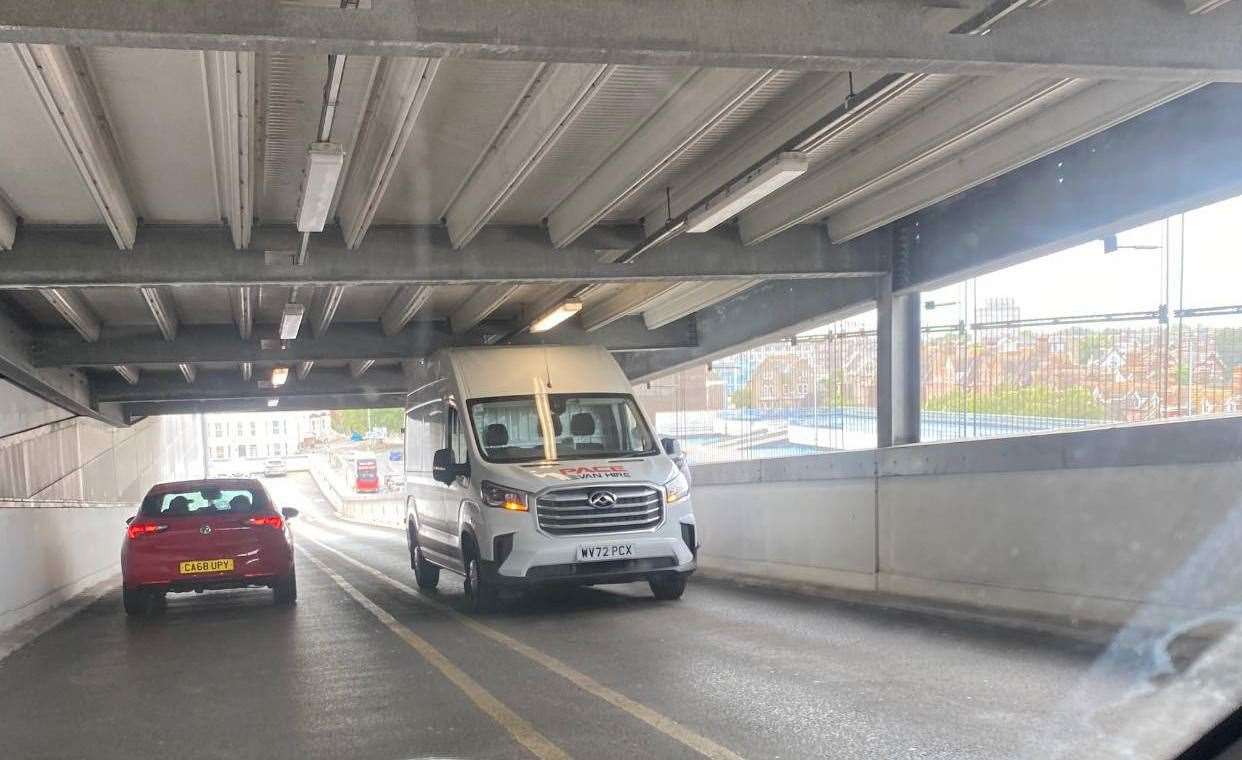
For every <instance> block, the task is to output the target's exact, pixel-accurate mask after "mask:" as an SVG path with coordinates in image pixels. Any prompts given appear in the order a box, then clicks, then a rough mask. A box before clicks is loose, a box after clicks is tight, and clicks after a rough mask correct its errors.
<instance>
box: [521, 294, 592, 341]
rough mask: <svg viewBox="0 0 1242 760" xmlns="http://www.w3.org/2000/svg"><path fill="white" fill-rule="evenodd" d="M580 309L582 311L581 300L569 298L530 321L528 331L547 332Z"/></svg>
mask: <svg viewBox="0 0 1242 760" xmlns="http://www.w3.org/2000/svg"><path fill="white" fill-rule="evenodd" d="M580 311H582V301H579V300H578V299H577V298H570V299H569V300H567V301H563V302H561V303H560V304H559V305H558V306H556V307H555V308H554V309H552V310H551V311H548V312H545V313H544V314H543V315H542V316H540V317H539V318H538V319H536V320H535V321H534V322H531V324H530V331H531V332H533V333H541V332H547V331H548V330H551V329H552V328H553V327H556V326H557V325H559V324H560V323H562V322H564V321H565V320H567V319H569V318H570V317H572V316H573V315H575V314H577V313H578V312H580Z"/></svg>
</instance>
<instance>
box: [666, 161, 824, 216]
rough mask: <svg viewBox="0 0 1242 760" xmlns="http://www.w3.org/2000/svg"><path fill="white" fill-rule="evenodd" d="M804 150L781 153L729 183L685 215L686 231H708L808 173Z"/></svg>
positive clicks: (808, 162)
mask: <svg viewBox="0 0 1242 760" xmlns="http://www.w3.org/2000/svg"><path fill="white" fill-rule="evenodd" d="M809 166H810V158H809V157H808V156H807V154H805V153H781V154H779V155H777V156H776V158H773V159H772V160H771V161H768V162H767V163H766V164H764V165H763V166H761V167H759V168H758V169H756V170H755V171H753V172H751V173H750V174H747V175H746V176H745V177H743V178H742V179H741V180H739V181H738V182H735V183H733V184H732V185H729V186H728V187H727V188H725V189H724V190H723V191H721V192H719V193H717V194H716V195H714V196H712V197H711V198H708V199H707V202H706V203H704V204H703V205H701V206H699V207H698V208H696V209H695V210H693V211H691V212H690V214H689V215H688V216H687V217H686V232H707V231H708V230H710V229H712V228H714V227H716V226H717V225H719V224H720V223H721V222H724V221H727V220H729V219H732V218H733V217H735V216H737V215H738V214H740V213H741V212H743V211H745V210H746V209H748V208H750V207H751V206H753V205H754V204H756V203H758V202H759V201H761V200H763V199H764V198H766V197H768V196H769V195H771V194H772V193H774V192H776V191H777V190H779V189H781V188H782V187H784V186H785V185H788V184H789V183H790V182H793V181H794V180H795V179H797V178H798V177H801V176H802V175H803V174H806V170H807V168H808V167H809Z"/></svg>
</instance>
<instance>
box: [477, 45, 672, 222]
mask: <svg viewBox="0 0 1242 760" xmlns="http://www.w3.org/2000/svg"><path fill="white" fill-rule="evenodd" d="M693 73H694V69H691V68H661V67H652V66H617V67H615V68H614V69H613V71H612V73H611V74H610V75H609V77H608V80H607V81H606V82H605V83H604V84H603V85H602V86H601V87H600V88H599V90H598V91H597V92H596V93H595V95H594V96H593V97H592V98H591V101H590V102H589V103H588V104H587V105H586V106H585V107H584V108H583V109H582V112H581V113H579V114H578V117H577V118H576V119H575V120H574V122H573V124H572V125H571V126H570V128H569V129H568V130H567V131H566V133H565V134H564V135H563V136H562V137H561V139H560V140H558V141H557V143H556V144H555V145H554V146H552V148H551V149H550V150H549V151H548V153H547V154H546V155H545V156H544V157H543V160H542V161H540V162H539V165H538V166H537V167H536V168H535V170H534V171H533V172H532V173H531V175H530V176H529V177H528V178H527V179H526V181H525V182H524V183H522V186H521V187H520V188H519V189H518V192H516V193H515V194H514V196H513V197H512V198H510V199H509V201H508V202H507V203H506V204H505V205H504V206H502V207H501V208H500V210H499V211H498V212H497V213H496V215H495V216H494V217H493V218H492V223H494V224H533V223H538V222H539V221H541V220H542V219H543V218H544V217H545V216H547V215H548V213H549V212H551V210H552V209H553V208H555V207H556V206H557V204H559V203H560V202H561V201H562V200H563V199H564V198H565V196H566V195H568V194H569V193H570V192H571V191H572V190H573V189H574V188H575V187H577V186H578V184H579V183H581V182H582V181H583V180H584V179H585V178H586V177H587V175H589V174H590V173H591V172H592V171H594V170H595V168H596V167H597V166H599V165H600V164H601V163H603V162H604V160H605V159H607V158H608V156H610V155H612V152H613V151H614V150H616V149H617V148H618V147H619V146H620V145H621V144H622V143H624V142H625V140H626V139H627V138H628V137H629V136H630V135H631V134H633V133H634V131H635V130H637V129H638V128H639V127H641V126H642V124H643V123H644V122H645V121H646V120H647V119H648V118H649V117H650V116H651V114H653V113H655V111H656V110H657V109H659V107H660V106H661V105H662V104H663V103H664V101H665V100H667V99H668V97H669V96H670V95H672V94H673V93H674V92H676V91H677V88H679V87H680V86H681V85H683V84H684V83H685V82H686V80H687V79H689V77H690V76H691V75H692V74H693Z"/></svg>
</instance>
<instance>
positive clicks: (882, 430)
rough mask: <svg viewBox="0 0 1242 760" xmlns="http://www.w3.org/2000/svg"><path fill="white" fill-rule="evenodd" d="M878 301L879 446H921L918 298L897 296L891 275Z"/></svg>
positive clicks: (882, 282) (883, 280)
mask: <svg viewBox="0 0 1242 760" xmlns="http://www.w3.org/2000/svg"><path fill="white" fill-rule="evenodd" d="M876 300H877V309H878V313H879V318H878V320H877V329H876V352H877V362H876V371H877V372H878V373H879V378H878V382H877V385H876V413H877V415H878V417H877V429H876V433H877V436H876V438H877V440H876V445H878V446H898V445H901V444H903V443H918V442H919V406H920V401H921V399H920V395H921V385H920V383H921V378H920V371H919V340H920V337H921V329H922V325H921V322H920V314H919V305H920V300H919V294H918V293H906V294H903V295H898V296H894V295H893V278H892V275H891V274H890V275H885V276H884V277H882V278H880V283H879V292H878V293H877V299H876Z"/></svg>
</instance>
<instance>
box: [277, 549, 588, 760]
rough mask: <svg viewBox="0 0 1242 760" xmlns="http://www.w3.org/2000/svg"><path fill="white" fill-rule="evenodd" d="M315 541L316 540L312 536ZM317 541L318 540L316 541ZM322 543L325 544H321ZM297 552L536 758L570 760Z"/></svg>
mask: <svg viewBox="0 0 1242 760" xmlns="http://www.w3.org/2000/svg"><path fill="white" fill-rule="evenodd" d="M309 540H311V541H314V539H309ZM315 543H317V544H318V543H319V542H318V541H315ZM320 546H323V544H320ZM298 551H300V552H302V554H303V555H304V556H305V557H306V558H307V559H309V560H310V561H311V562H313V563H314V564H315V566H316V567H318V568H319V569H320V570H322V571H323V572H324V573H326V574H327V576H328V577H329V578H331V579H332V580H333V581H335V582H336V585H338V586H340V587H341V589H342V590H344V591H345V593H346V594H349V595H350V597H352V598H353V600H354V601H355V602H357V603H358V604H360V605H362V606H363V608H365V609H366V611H367V612H370V613H371V614H372V615H374V616H375V617H376V618H377V619H378V620H379V621H380V622H381V623H383V624H384V625H385V626H387V627H388V630H390V631H392V632H393V633H395V634H397V635H398V636H400V637H401V638H402V640H404V641H405V643H407V644H409V645H410V646H411V647H412V648H413V649H414V650H415V651H416V652H418V653H419V654H420V655H422V656H423V659H425V660H427V662H429V663H431V664H432V665H433V666H435V668H436V670H439V671H440V672H441V673H443V674H444V677H445V678H447V679H449V680H450V681H452V682H453V684H454V685H456V686H457V688H459V689H461V690H462V691H463V692H465V694H466V696H467V697H469V698H470V701H471V702H474V704H475V705H476V706H477V707H478V708H479V709H480V710H482V711H483V712H485V713H487V714H488V715H490V716H491V717H492V720H494V721H496V722H497V723H499V724H500V725H501V726H503V727H504V729H505V730H506V731H508V732H509V733H510V734H512V735H513V738H514V739H517V741H518V743H520V744H521V745H522V746H523V747H525V748H526V749H528V750H530V751H531V753H532V754H533V755H535V757H538V758H541V759H542V760H569V754H568V753H566V752H565V751H564V750H562V749H561V748H560V747H558V746H556V745H555V744H553V743H552V742H550V741H548V739H547V738H546V737H545V736H544V735H543V734H541V733H539V731H537V730H536V729H535V727H534V726H532V725H531V724H530V723H528V722H527V721H526V720H525V719H523V718H522V717H521V716H520V715H518V714H517V713H515V712H513V711H512V710H510V709H509V708H508V707H506V706H505V704H504V703H503V702H501V701H500V700H499V699H496V697H494V696H492V694H491V692H489V691H488V690H487V689H484V688H483V687H482V686H480V685H479V682H478V681H476V680H474V679H473V678H471V677H470V676H468V675H466V674H465V672H463V671H462V669H461V668H459V667H457V666H456V665H454V664H453V663H452V662H450V661H449V659H448V658H447V657H445V656H444V655H443V654H441V653H440V650H438V649H436V648H435V647H433V646H432V645H431V644H430V643H428V642H427V640H426V639H424V638H422V637H421V636H418V635H417V634H415V633H414V632H413V631H411V630H410V629H409V628H407V627H405V626H404V625H402V624H401V623H400V622H399V621H398V620H397V619H396V618H395V617H393V616H392V615H390V614H388V613H387V612H385V611H384V609H383V608H381V607H380V606H379V605H377V604H376V603H375V602H372V601H371V600H370V599H368V598H367V597H365V596H363V595H362V592H360V591H359V590H358V589H356V588H354V587H353V585H351V584H350V583H349V581H347V580H345V579H344V578H342V577H341V576H340V575H338V574H337V573H336V572H334V571H333V570H332V568H330V567H328V566H327V565H325V564H324V563H323V562H321V561H320V560H319V559H318V558H317V557H315V556H314V555H312V554H311V553H310V552H308V551H306V550H305V549H302V548H301V547H298Z"/></svg>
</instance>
